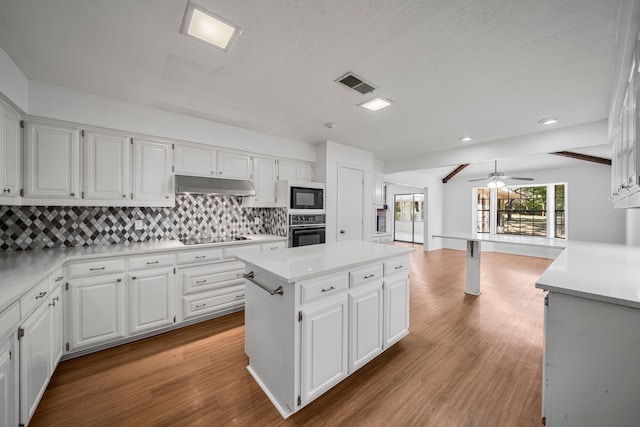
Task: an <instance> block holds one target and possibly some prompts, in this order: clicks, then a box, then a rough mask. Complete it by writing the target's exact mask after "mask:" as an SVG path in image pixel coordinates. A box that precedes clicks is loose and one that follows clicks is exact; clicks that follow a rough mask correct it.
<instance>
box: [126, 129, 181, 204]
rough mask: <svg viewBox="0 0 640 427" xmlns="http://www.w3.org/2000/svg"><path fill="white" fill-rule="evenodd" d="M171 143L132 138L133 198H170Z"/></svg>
mask: <svg viewBox="0 0 640 427" xmlns="http://www.w3.org/2000/svg"><path fill="white" fill-rule="evenodd" d="M171 162H172V154H171V145H169V144H165V143H164V142H158V141H150V140H144V139H134V140H133V200H156V201H159V200H163V199H167V200H169V199H172V198H173V197H174V190H173V185H172V180H171V176H172V174H171Z"/></svg>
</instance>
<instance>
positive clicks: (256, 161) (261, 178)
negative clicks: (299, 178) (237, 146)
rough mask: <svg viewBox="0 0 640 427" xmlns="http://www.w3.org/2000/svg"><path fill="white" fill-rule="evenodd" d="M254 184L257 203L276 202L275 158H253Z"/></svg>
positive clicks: (254, 199) (254, 198)
mask: <svg viewBox="0 0 640 427" xmlns="http://www.w3.org/2000/svg"><path fill="white" fill-rule="evenodd" d="M253 186H254V187H256V195H255V196H254V197H252V199H253V201H254V202H257V203H273V204H275V203H276V161H275V160H274V159H263V158H260V157H254V158H253Z"/></svg>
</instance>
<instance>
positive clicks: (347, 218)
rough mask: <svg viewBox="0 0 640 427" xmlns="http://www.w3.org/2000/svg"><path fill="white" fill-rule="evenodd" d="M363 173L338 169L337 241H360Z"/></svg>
mask: <svg viewBox="0 0 640 427" xmlns="http://www.w3.org/2000/svg"><path fill="white" fill-rule="evenodd" d="M363 197H364V171H363V170H362V169H354V168H350V167H346V166H339V167H338V230H337V232H338V234H337V240H338V241H341V240H362V236H363V222H364V212H363Z"/></svg>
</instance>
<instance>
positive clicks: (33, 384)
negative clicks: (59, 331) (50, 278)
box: [20, 303, 51, 425]
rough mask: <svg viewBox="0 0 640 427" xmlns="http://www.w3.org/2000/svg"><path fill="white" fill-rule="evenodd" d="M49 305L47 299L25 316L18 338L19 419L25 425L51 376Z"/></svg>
mask: <svg viewBox="0 0 640 427" xmlns="http://www.w3.org/2000/svg"><path fill="white" fill-rule="evenodd" d="M49 323H50V320H49V306H48V305H47V304H46V303H43V304H40V307H38V308H37V309H36V311H34V312H33V314H31V316H29V317H28V318H27V320H26V321H25V322H24V323H23V324H22V327H21V329H22V330H23V331H24V335H23V336H22V338H20V423H21V424H24V425H27V423H28V422H29V420H30V419H31V416H32V415H33V413H34V412H35V410H36V407H37V406H38V402H40V398H41V397H42V395H43V394H44V391H45V389H46V387H47V384H48V383H49V378H50V376H51V371H50V364H51V337H50V335H49V334H50V333H51V330H50V327H51V326H50V324H49Z"/></svg>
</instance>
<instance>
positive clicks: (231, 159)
mask: <svg viewBox="0 0 640 427" xmlns="http://www.w3.org/2000/svg"><path fill="white" fill-rule="evenodd" d="M216 170H217V171H218V174H217V175H218V176H219V177H221V178H232V179H247V180H249V179H251V156H249V155H247V154H240V153H231V152H227V151H218V153H217V159H216Z"/></svg>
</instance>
